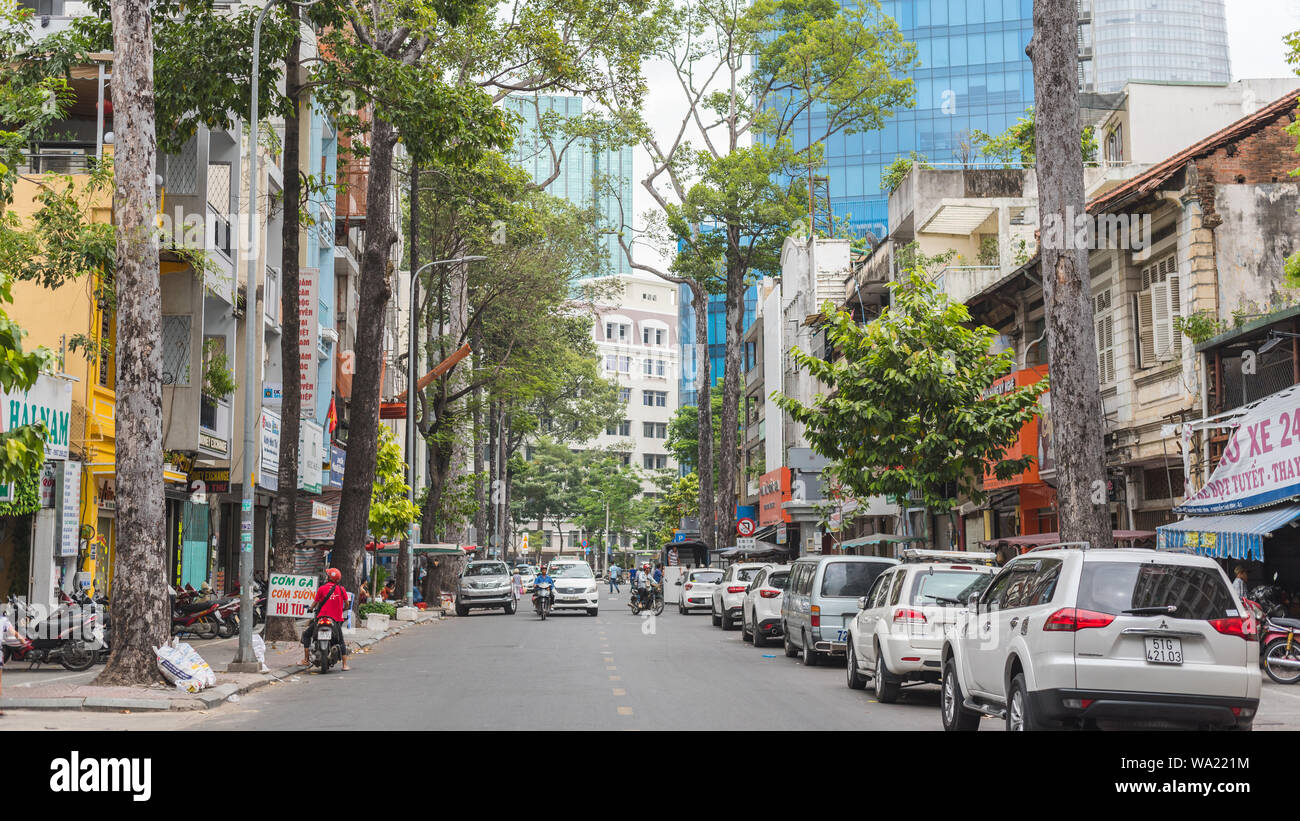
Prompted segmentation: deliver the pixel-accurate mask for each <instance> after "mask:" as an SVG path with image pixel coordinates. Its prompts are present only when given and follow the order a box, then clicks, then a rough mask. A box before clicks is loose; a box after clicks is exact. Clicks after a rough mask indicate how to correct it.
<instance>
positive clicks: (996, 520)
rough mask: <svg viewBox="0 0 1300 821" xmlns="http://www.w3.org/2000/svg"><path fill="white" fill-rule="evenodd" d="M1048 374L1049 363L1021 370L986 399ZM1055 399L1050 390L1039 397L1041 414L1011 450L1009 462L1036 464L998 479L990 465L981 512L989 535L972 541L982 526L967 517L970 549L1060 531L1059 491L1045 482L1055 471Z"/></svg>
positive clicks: (990, 391) (1023, 429) (992, 388)
mask: <svg viewBox="0 0 1300 821" xmlns="http://www.w3.org/2000/svg"><path fill="white" fill-rule="evenodd" d="M1047 375H1048V369H1047V366H1046V365H1039V366H1036V367H1033V368H1026V369H1024V370H1021V371H1016V372H1014V373H1010V374H1007V375H1006V376H1004V377H1003V378H1001V379H999V380H998V381H996V382H994V383H993V384H992V385H991V386H990V387H989V389H988V391H987V392H986V394H985V395H986V396H994V395H997V394H999V393H1006V392H1010V391H1012V390H1015V389H1017V388H1023V387H1028V386H1030V385H1035V384H1037V383H1039V382H1041V381H1042V380H1043V379H1045V378H1046V377H1047ZM1050 397H1051V393H1050V392H1047V393H1044V394H1043V395H1042V397H1040V399H1039V406H1040V408H1041V409H1042V414H1041V415H1040V416H1037V417H1035V418H1033V419H1031V420H1030V421H1028V422H1026V423H1025V424H1024V426H1023V427H1021V429H1020V435H1019V436H1018V437H1017V438H1016V441H1015V442H1014V443H1012V445H1011V447H1010V448H1008V449H1007V452H1006V458H1007V459H1019V458H1022V457H1025V456H1029V457H1032V458H1033V462H1031V463H1030V465H1029V467H1028V468H1027V469H1025V471H1024V472H1023V473H1019V474H1017V475H1015V476H1011V477H1009V478H1006V479H999V478H998V477H997V476H996V475H994V473H993V471H992V470H991V468H990V467H987V466H986V468H985V471H984V479H983V488H984V492H985V493H987V494H989V497H990V499H989V502H987V503H986V505H985V507H984V509H983V511H980V512H981V513H984V514H985V515H983V523H984V528H985V532H984V533H983V534H982V537H981V538H980V539H978V540H974V539H972V538H971V536H973V535H975V534H976V532H977V531H978V526H976V527H971V526H970V525H969V522H970V519H971V518H973V517H970V516H968V517H967V522H968V526H967V529H966V543H967V545H973V544H975V543H976V541H980V542H983V541H987V540H989V539H995V538H1004V539H1005V538H1012V537H1016V536H1031V535H1035V534H1039V533H1048V532H1051V531H1054V530H1056V529H1057V517H1056V490H1055V489H1054V488H1052V487H1051V486H1050V485H1048V484H1047V482H1046V481H1045V478H1046V477H1050V476H1051V475H1052V474H1053V472H1054V464H1053V458H1052V426H1051V416H1050V409H1051V398H1050Z"/></svg>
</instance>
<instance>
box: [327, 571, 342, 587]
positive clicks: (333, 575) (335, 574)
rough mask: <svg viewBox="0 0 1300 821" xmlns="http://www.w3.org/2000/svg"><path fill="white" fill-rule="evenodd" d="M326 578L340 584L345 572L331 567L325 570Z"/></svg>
mask: <svg viewBox="0 0 1300 821" xmlns="http://www.w3.org/2000/svg"><path fill="white" fill-rule="evenodd" d="M325 578H327V579H329V580H330V581H332V582H334V583H335V584H338V581H339V579H341V578H343V574H342V573H340V572H339V571H338V568H336V567H331V568H330V569H329V570H326V571H325Z"/></svg>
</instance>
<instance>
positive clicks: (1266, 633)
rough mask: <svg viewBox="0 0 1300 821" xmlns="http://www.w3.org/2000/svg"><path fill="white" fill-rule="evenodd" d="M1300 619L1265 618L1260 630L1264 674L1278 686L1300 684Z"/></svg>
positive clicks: (1261, 659)
mask: <svg viewBox="0 0 1300 821" xmlns="http://www.w3.org/2000/svg"><path fill="white" fill-rule="evenodd" d="M1296 631H1300V619H1286V618H1281V617H1276V616H1265V617H1264V622H1263V625H1262V627H1261V629H1260V631H1259V632H1260V635H1261V637H1262V638H1261V643H1262V644H1263V649H1262V650H1261V651H1260V661H1261V663H1262V665H1263V667H1264V672H1265V673H1267V674H1268V677H1269V678H1271V679H1273V681H1276V682H1277V683H1278V684H1295V683H1296V682H1300V639H1297V637H1296Z"/></svg>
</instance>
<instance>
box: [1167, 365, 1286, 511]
mask: <svg viewBox="0 0 1300 821" xmlns="http://www.w3.org/2000/svg"><path fill="white" fill-rule="evenodd" d="M1296 496H1300V386H1296V387H1292V388H1287V389H1286V390H1284V391H1280V392H1278V393H1276V394H1273V395H1272V396H1270V397H1268V398H1267V399H1263V400H1261V401H1260V403H1259V404H1258V405H1257V406H1255V408H1253V409H1252V410H1250V411H1249V412H1247V413H1246V415H1245V416H1244V417H1242V419H1241V422H1240V424H1239V425H1238V427H1237V430H1236V431H1234V432H1233V434H1232V438H1231V439H1229V440H1228V446H1227V448H1225V449H1224V451H1223V458H1222V459H1221V460H1220V461H1219V466H1218V467H1217V468H1215V470H1214V474H1213V475H1212V476H1211V477H1210V480H1209V481H1208V482H1206V483H1205V487H1203V488H1201V489H1200V490H1199V491H1197V492H1196V493H1194V494H1192V495H1191V496H1189V497H1188V498H1187V501H1186V502H1184V503H1183V504H1182V505H1180V506H1179V507H1178V508H1177V509H1176V512H1178V513H1201V514H1205V513H1223V512H1227V511H1234V510H1245V509H1248V508H1255V507H1260V506H1263V505H1268V504H1272V503H1274V502H1280V501H1283V500H1286V499H1291V498H1293V497H1296Z"/></svg>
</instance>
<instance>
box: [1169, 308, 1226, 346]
mask: <svg viewBox="0 0 1300 821" xmlns="http://www.w3.org/2000/svg"><path fill="white" fill-rule="evenodd" d="M1174 330H1176V331H1181V332H1182V333H1183V335H1184V336H1186V337H1187V338H1188V339H1190V340H1192V342H1194V343H1196V344H1197V345H1199V344H1201V343H1202V342H1204V341H1206V340H1207V339H1213V338H1214V337H1216V336H1218V335H1219V334H1221V333H1226V332H1227V331H1228V330H1229V328H1228V324H1227V323H1226V322H1220V321H1219V318H1218V317H1216V316H1215V315H1214V313H1213V312H1211V311H1197V312H1196V313H1194V314H1191V315H1189V316H1176V317H1174Z"/></svg>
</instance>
